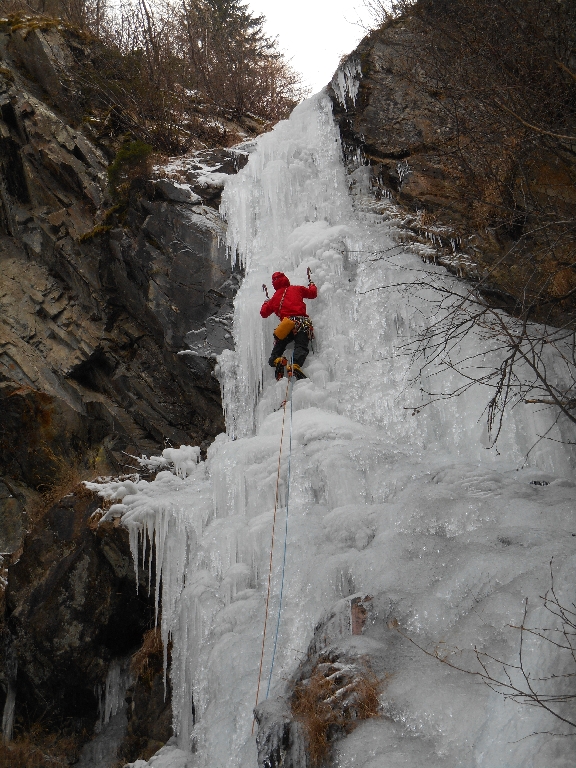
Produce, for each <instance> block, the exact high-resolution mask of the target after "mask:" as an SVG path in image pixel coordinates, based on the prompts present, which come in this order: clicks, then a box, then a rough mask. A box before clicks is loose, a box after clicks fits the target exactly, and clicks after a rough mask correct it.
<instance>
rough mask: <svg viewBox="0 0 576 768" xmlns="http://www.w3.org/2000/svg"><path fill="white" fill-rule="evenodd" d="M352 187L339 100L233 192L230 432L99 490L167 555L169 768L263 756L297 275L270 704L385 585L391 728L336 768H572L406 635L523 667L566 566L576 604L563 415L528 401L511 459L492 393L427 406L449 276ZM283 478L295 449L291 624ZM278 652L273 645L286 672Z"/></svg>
mask: <svg viewBox="0 0 576 768" xmlns="http://www.w3.org/2000/svg"><path fill="white" fill-rule="evenodd" d="M354 181H355V195H351V194H350V189H349V187H350V182H351V179H350V177H348V176H347V175H346V173H345V169H344V167H343V165H342V159H341V147H340V139H339V134H338V131H337V128H336V127H335V125H334V122H333V119H332V111H331V103H330V101H329V99H328V98H327V97H326V96H325V95H323V94H320V95H318V96H316V97H313V98H312V99H309V100H307V101H306V102H304V103H302V104H301V105H300V106H298V107H297V108H296V110H295V111H294V113H293V114H292V116H291V118H290V119H289V120H287V121H284V122H282V123H279V124H278V125H277V126H276V127H275V128H274V130H273V131H272V132H271V133H269V134H266V135H264V136H262V137H261V138H260V139H259V140H258V142H257V148H256V150H255V151H254V152H253V153H252V155H251V157H250V160H249V162H248V165H247V166H246V167H245V168H244V169H243V170H242V171H241V172H240V173H238V174H237V176H235V177H233V178H231V179H230V181H229V182H228V183H227V186H226V188H225V192H224V199H223V213H224V215H225V217H226V219H227V222H228V238H229V246H230V251H231V254H232V257H233V258H236V259H239V260H240V261H241V262H242V264H243V266H244V268H245V279H244V281H243V284H242V286H241V288H240V290H239V292H238V295H237V298H236V302H235V319H234V340H235V351H234V352H224V353H223V354H222V356H221V357H220V358H219V362H218V371H217V372H218V376H219V378H220V381H221V384H222V391H223V399H224V407H225V413H226V421H227V434H222V435H220V436H219V437H218V438H217V439H216V441H215V442H214V443H213V445H212V446H211V447H210V449H209V451H208V457H207V460H206V461H201V460H199V454H198V451H195V450H191V449H189V448H187V449H186V448H183V449H182V451H181V452H179V451H178V450H172V452H171V454H170V455H169V456H168V455H167V456H166V457H165V462H164V466H166V468H164V469H162V471H160V472H159V474H158V475H157V477H156V478H155V480H153V481H146V480H144V479H133V480H126V481H116V482H111V483H108V484H106V485H104V486H101V488H100V491H101V493H102V494H103V495H104V496H106V497H107V498H108V499H112V500H114V501H115V504H114V505H113V506H112V507H111V509H110V511H109V513H108V514H109V515H112V516H113V515H116V516H121V517H122V522H123V524H124V525H125V526H127V528H128V529H129V531H130V536H131V542H132V551H133V555H134V558H135V559H136V560H137V561H138V562H139V563H140V567H142V566H143V565H144V567H147V562H148V561H149V560H150V549H151V547H152V546H153V547H155V549H156V554H157V577H158V582H157V584H156V585H152V588H153V589H154V588H155V589H156V592H157V596H158V598H160V597H161V606H162V610H161V627H162V636H163V640H164V646H165V647H167V645H168V639H169V638H172V640H173V652H172V671H171V675H172V681H173V691H174V699H173V711H174V727H175V732H176V735H177V745H178V749H177V748H176V746H169V747H166V748H164V750H162V752H161V754H159V755H158V756H157V757H156V758H153V759H152V760H151V761H150V763H149V765H150V766H154V767H155V768H160V766H163V767H165V768H171V767H173V766H174V767H175V766H184V765H189V766H194V767H195V768H196V767H197V768H231V767H232V766H238V767H239V768H240V767H241V768H255V766H256V765H257V756H256V747H255V739H254V737H252V736H251V727H252V720H253V714H252V713H253V707H254V704H255V695H256V685H257V675H258V666H259V660H260V647H261V642H262V629H263V623H264V601H265V593H266V581H267V568H268V560H269V554H270V536H271V525H272V513H273V507H274V496H275V483H276V470H277V465H278V450H279V440H280V430H281V422H282V418H283V412H282V410H281V409H280V405H281V402H282V400H283V399H284V396H285V391H286V384H285V381H281V382H276V381H275V380H274V376H273V373H272V370H271V369H270V368H269V367H268V365H267V362H266V360H267V356H268V354H269V351H270V348H271V338H272V330H273V328H274V318H270V319H268V320H266V321H262V319H261V318H260V315H259V308H260V304H261V302H262V300H263V294H262V288H261V286H262V284H263V283H269V281H270V275H271V273H272V272H274V271H276V270H282V271H285V272H286V273H287V274H288V276H289V277H290V279H291V281H292V282H297V283H304V282H305V280H306V269H307V268H308V267H309V268H310V269H311V270H312V274H313V278H314V281H315V283H316V284H317V286H318V291H319V293H318V299H317V300H315V301H311V302H309V303H308V309H309V312H310V315H311V317H312V319H313V322H314V326H315V331H316V341H315V343H314V353H313V354H310V356H309V358H308V360H307V363H306V365H305V366H304V368H305V371H306V373H307V374H308V377H309V378H308V380H306V381H301V382H297V383H296V384H295V385H294V389H293V411H294V413H293V423H292V425H291V429H292V455H291V487H290V523H289V529H288V541H287V566H286V576H285V587H284V597H283V610H282V615H281V621H280V626H279V635H278V649H277V653H276V659H275V667H274V674H273V678H272V688H271V692H270V697H271V698H274V697H277V696H283V695H285V694H286V681H287V680H288V679H289V678H290V676H291V675H292V674H293V672H294V670H295V669H296V667H297V666H298V664H299V662H300V659H301V658H302V656H303V655H304V654H305V653H306V650H307V647H308V644H309V643H310V640H311V638H312V636H313V633H314V628H315V626H316V625H317V622H318V621H319V620H320V619H321V618H322V616H323V615H324V614H325V613H326V612H327V611H328V610H329V609H330V608H331V606H333V605H334V604H336V603H338V601H341V600H343V599H346V598H348V597H350V596H351V595H355V594H363V595H371V596H372V599H373V603H374V612H373V615H372V616H371V617H370V620H369V621H368V622H367V624H366V628H365V631H364V634H363V635H361V636H358V637H356V638H355V640H354V642H356V644H357V648H358V649H359V651H358V652H359V653H362V654H363V655H364V656H366V657H368V658H370V659H372V660H373V668H374V669H375V670H376V671H377V672H378V673H379V674H380V675H381V676H382V679H385V680H386V684H385V686H384V687H383V689H382V692H381V694H380V705H381V712H382V717H379V718H375V719H371V720H367V721H364V722H363V723H362V724H361V725H360V726H359V727H358V728H357V729H356V730H355V731H354V732H353V733H351V734H350V735H349V736H348V737H347V738H345V739H343V740H342V741H341V742H339V743H338V744H337V745H336V747H335V751H334V762H335V765H337V766H339V767H340V768H352V766H354V768H384V766H386V768H396V766H405V767H406V768H422V766H424V765H426V766H427V768H436V767H443V768H455V767H456V766H462V768H464V767H465V768H470V767H471V766H483V767H484V768H504V766H505V767H506V768H520V767H522V768H542V766H547V768H552V766H554V767H555V768H560V767H561V766H568V765H572V764H573V760H571V759H570V739H562V738H555V737H551V736H548V735H545V734H544V733H540V735H536V736H530V734H532V733H534V732H548V731H553V730H559V728H558V724H556V723H555V722H554V720H553V719H551V718H549V717H548V716H547V715H546V713H545V712H544V711H543V710H542V709H540V708H531V707H527V706H521V705H519V704H517V703H515V702H513V701H505V700H504V699H503V698H502V697H501V696H499V695H498V694H497V693H495V692H493V691H491V690H490V689H489V688H487V687H486V686H485V685H483V684H482V683H479V682H478V681H477V680H476V679H474V678H473V677H471V676H468V675H466V674H464V673H460V672H457V671H455V670H453V669H450V668H448V667H447V666H446V665H443V664H441V663H440V662H439V661H436V660H434V659H432V658H430V657H429V656H426V655H425V654H424V653H423V652H421V651H419V650H418V649H416V648H415V646H414V645H412V644H411V643H410V642H409V641H408V640H405V639H403V638H402V637H401V636H399V635H398V633H397V632H396V631H395V629H394V628H393V627H394V626H395V625H396V623H397V624H398V625H399V626H400V627H401V628H402V629H403V631H404V633H405V634H406V635H408V636H410V637H411V638H413V639H414V640H415V641H417V642H418V644H419V645H421V646H422V647H424V648H426V649H430V651H432V652H433V651H434V649H437V648H438V647H444V648H446V649H449V650H455V649H458V652H459V653H461V654H462V656H458V658H462V659H465V657H466V653H467V652H469V651H470V650H471V649H473V648H474V647H476V646H477V647H479V648H480V649H481V650H483V651H486V652H488V653H491V654H493V655H494V656H495V657H497V658H498V659H503V660H505V661H507V662H510V663H515V661H516V659H517V650H518V647H517V641H518V637H517V632H515V631H514V630H512V629H510V628H509V625H510V624H518V623H519V622H520V621H521V620H522V612H523V607H524V600H525V598H528V599H529V603H528V606H529V612H528V618H527V622H528V624H530V626H541V625H542V624H541V623H540V624H539V622H546V621H549V619H547V618H546V617H545V616H544V615H543V612H542V607H541V606H542V602H541V600H539V595H542V594H544V592H545V591H546V589H547V588H548V586H549V578H550V573H549V565H548V564H549V562H550V560H551V559H552V558H554V561H553V567H554V573H555V585H556V588H557V593H558V595H560V596H562V597H565V598H567V599H568V601H569V602H571V601H572V600H573V588H574V573H575V568H574V566H575V565H576V557H575V552H576V538H575V536H574V534H576V521H575V516H574V513H575V499H576V485H575V484H574V483H573V482H572V481H570V480H569V479H567V478H568V477H569V476H570V473H571V471H572V460H573V457H572V455H571V454H570V451H569V450H568V448H567V447H566V446H565V445H564V444H563V442H562V441H563V440H565V437H566V436H565V435H563V434H562V433H561V431H560V427H559V426H555V427H552V431H550V432H549V437H550V438H553V439H549V440H546V441H540V442H538V437H539V435H542V434H543V433H544V431H546V430H548V429H549V428H550V426H551V422H550V421H549V420H550V419H551V416H550V414H549V413H548V412H547V410H546V409H543V408H542V407H538V406H522V407H518V408H516V409H514V410H513V411H512V412H510V414H509V415H508V416H507V418H506V420H505V422H504V425H503V431H502V434H501V436H500V441H499V443H498V450H495V449H489V447H488V446H489V443H488V438H487V434H486V427H485V417H484V416H483V411H484V408H485V402H486V397H485V396H484V395H483V393H482V392H479V391H478V389H475V388H472V389H470V390H468V391H467V392H466V393H465V394H463V395H462V396H461V397H458V398H451V399H445V400H441V401H439V402H437V403H435V404H432V405H429V406H428V407H425V408H422V409H421V410H420V406H421V405H422V403H423V393H422V391H421V389H420V384H419V382H418V380H417V379H416V378H414V371H413V370H412V369H411V365H410V358H409V356H407V355H406V354H405V348H406V344H407V342H409V341H410V339H412V338H414V337H415V336H416V335H417V334H418V333H419V331H420V330H421V329H422V328H423V327H424V326H425V325H426V324H427V323H429V322H430V321H431V318H430V316H429V309H428V307H429V305H428V304H427V303H426V301H425V300H424V298H422V296H421V295H420V294H419V292H418V290H417V289H416V287H417V286H416V284H417V282H418V280H419V278H420V276H421V275H422V274H426V273H430V274H434V275H436V276H440V279H444V278H442V275H444V274H445V271H444V270H443V268H441V267H437V266H434V265H433V264H425V263H423V261H422V260H421V259H420V258H419V257H418V256H417V255H416V254H415V253H414V252H411V251H410V250H408V249H402V248H398V245H397V242H396V241H395V240H394V239H393V238H392V236H391V234H390V231H389V223H388V220H387V217H386V216H385V215H384V212H383V210H380V209H378V206H377V205H376V204H375V201H374V200H373V199H371V198H370V197H369V193H368V190H366V189H364V188H363V181H362V169H360V170H359V172H358V173H357V174H356V175H355V178H354ZM445 279H446V280H449V281H451V282H452V283H454V284H456V283H457V281H456V280H455V278H453V277H450V276H448V275H447V274H446V276H445ZM411 282H413V283H414V285H415V289H414V291H410V284H411ZM400 285H401V286H402V288H400V287H398V288H396V287H395V286H400ZM468 343H469V344H470V345H471V347H470V351H473V352H474V354H477V355H481V354H485V355H486V356H491V355H492V354H493V353H491V352H490V349H489V344H488V342H487V341H486V340H482V339H480V338H477V339H473V338H469V340H468ZM427 375H428V376H429V377H434V383H433V387H435V388H436V389H439V388H444V389H446V390H448V389H450V388H451V387H452V386H454V385H455V384H457V381H456V378H457V374H456V373H455V372H454V371H450V370H445V371H440V370H438V371H429V372H428V373H427ZM431 386H432V385H431ZM287 418H288V417H287ZM535 443H538V444H537V446H536V448H535V449H534V450H532V451H531V453H530V457H529V462H528V463H526V461H525V457H526V454H527V453H528V451H529V450H530V448H532V446H533V445H534V444H535ZM158 466H162V464H161V462H159V464H158ZM286 472H287V451H286V449H285V452H284V454H283V460H282V465H281V485H280V510H279V519H280V522H279V523H278V525H277V536H276V548H275V551H274V560H273V565H274V567H273V577H272V590H271V603H270V616H271V617H272V618H271V619H270V621H271V624H272V625H274V626H275V623H276V616H277V611H278V601H279V579H280V569H281V564H282V548H283V545H284V542H283V525H284V518H283V515H284V509H283V506H282V505H283V504H284V502H285V498H286ZM533 481H540V482H541V483H543V484H542V485H535V484H533ZM544 483H546V484H544ZM278 530H280V533H278ZM392 620H393V621H392ZM342 642H349V639H346V638H343V639H342ZM525 652H526V659H527V663H529V664H531V665H532V668H534V669H536V670H538V673H539V674H541V675H542V676H550V675H552V674H559V673H561V671H562V668H561V666H559V665H561V664H562V663H563V662H562V659H563V656H562V654H561V652H560V651H559V650H558V649H557V648H555V647H554V646H552V645H551V644H550V643H542V642H538V639H537V638H531V639H530V642H528V643H527V646H526V651H525ZM271 655H272V635H270V640H269V641H268V642H267V645H266V648H265V655H264V670H265V677H266V679H267V676H268V674H269V669H270V662H271ZM463 663H466V662H465V661H463ZM265 688H266V686H265V685H264V687H263V691H264V693H263V694H261V695H265ZM141 765H142V766H144V765H146V764H145V763H142V764H141ZM302 768H304V766H302Z"/></svg>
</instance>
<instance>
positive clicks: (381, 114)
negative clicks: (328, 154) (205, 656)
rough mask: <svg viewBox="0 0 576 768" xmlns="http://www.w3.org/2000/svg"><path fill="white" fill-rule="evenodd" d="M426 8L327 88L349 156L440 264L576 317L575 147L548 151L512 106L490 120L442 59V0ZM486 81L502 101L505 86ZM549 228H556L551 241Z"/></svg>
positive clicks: (373, 41) (372, 43)
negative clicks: (437, 50)
mask: <svg viewBox="0 0 576 768" xmlns="http://www.w3.org/2000/svg"><path fill="white" fill-rule="evenodd" d="M420 5H421V6H422V5H426V7H427V8H431V9H432V10H431V11H430V14H431V16H430V18H426V19H425V20H422V19H420V18H418V16H417V14H412V13H411V12H410V11H407V12H406V14H405V15H404V16H402V17H399V18H397V19H395V20H391V21H389V22H388V23H387V24H385V25H384V26H383V27H382V28H381V29H377V30H375V31H373V32H371V33H370V34H369V35H368V36H367V37H366V38H365V39H364V40H363V41H362V42H361V43H360V45H359V46H358V47H357V49H356V50H355V51H354V52H353V53H352V54H350V56H349V57H347V59H346V60H345V61H344V62H343V63H342V64H341V66H340V67H339V69H338V70H337V72H336V74H335V76H334V78H333V80H332V82H331V84H330V86H329V89H328V90H329V94H330V95H331V98H332V101H333V104H334V114H335V117H336V120H337V121H338V123H339V126H340V132H341V136H342V141H343V147H344V152H345V155H346V157H347V159H348V162H349V164H350V165H353V166H356V167H358V166H362V165H364V166H366V167H367V168H368V169H369V171H370V179H369V184H370V187H371V190H372V192H373V194H374V195H375V196H376V198H377V199H381V198H389V199H391V200H392V201H393V202H395V203H396V204H397V205H399V206H400V207H401V208H402V209H403V210H404V212H405V213H408V216H407V217H405V219H404V222H405V230H406V232H407V233H408V232H409V231H411V239H413V240H414V239H415V240H420V241H421V242H422V243H423V244H424V243H426V242H430V241H433V242H434V245H435V246H436V250H437V254H438V255H439V256H440V260H441V263H442V264H444V265H445V266H447V267H448V268H449V269H451V270H452V271H453V272H455V273H457V274H458V275H459V276H463V277H468V278H470V279H472V280H474V281H482V285H483V286H484V288H485V289H486V295H494V296H497V297H498V302H499V305H502V306H504V307H507V308H510V309H513V310H514V311H516V309H515V308H516V307H517V305H521V306H522V307H524V305H525V304H526V303H528V304H529V303H530V302H533V303H534V305H538V307H539V308H536V309H533V310H531V311H532V315H531V316H532V317H538V318H539V319H546V320H550V319H552V321H553V322H554V323H555V324H556V325H563V324H564V323H566V322H570V323H573V318H574V314H573V311H574V289H575V288H576V271H575V270H574V266H573V261H574V259H573V240H572V237H571V236H570V237H567V236H566V234H565V232H564V229H563V226H564V222H565V221H571V222H573V218H574V216H573V214H574V207H575V206H576V195H575V192H574V189H575V186H574V179H575V178H576V163H575V162H574V153H573V148H572V149H571V148H570V146H568V144H569V142H565V146H562V145H561V144H559V145H558V146H556V145H555V146H554V148H553V149H552V148H550V149H547V147H546V144H545V142H543V141H542V140H541V136H540V135H539V134H537V132H533V134H530V132H529V131H528V132H526V131H527V129H526V126H524V125H522V124H521V123H519V122H515V121H514V120H513V119H512V118H511V117H510V115H507V113H502V114H501V115H498V114H496V113H495V114H494V115H492V114H491V115H490V117H488V115H487V113H486V104H485V103H479V101H478V99H479V98H480V96H478V94H479V91H480V89H479V87H478V84H477V83H476V90H474V89H473V88H472V87H471V88H470V91H469V92H467V91H466V76H467V75H466V74H463V73H462V71H461V70H460V69H459V66H458V63H457V62H456V61H455V59H457V57H456V56H455V57H453V58H454V61H452V62H451V61H448V62H444V61H443V62H442V63H443V64H446V66H445V67H444V69H442V71H441V63H438V62H439V61H440V60H439V59H438V61H436V60H435V59H434V53H433V46H434V40H435V39H436V38H434V37H433V35H434V31H433V30H430V27H431V26H432V25H433V18H434V13H435V11H434V8H436V7H437V8H438V11H437V12H438V13H439V14H442V13H443V11H442V9H441V6H436V5H435V4H434V3H427V4H425V3H420ZM448 16H449V14H448ZM444 21H445V26H448V25H449V23H450V22H449V19H444ZM431 51H432V52H431ZM462 55H463V56H465V54H462ZM468 74H469V73H468ZM491 76H492V75H491ZM486 86H487V87H488V88H492V89H493V90H492V91H490V93H494V99H493V100H495V101H496V102H497V101H498V95H497V88H498V84H497V83H493V82H487V83H486ZM566 93H568V85H567V87H566ZM566 98H567V97H566ZM571 114H573V112H572V113H571ZM459 115H461V116H464V118H465V120H466V121H467V122H466V123H464V121H462V122H460V121H459V118H458V116H459ZM502 115H503V116H502ZM482 121H483V122H482ZM490 121H492V122H490ZM498 121H499V122H498ZM476 126H477V127H476ZM483 126H486V129H485V130H484V132H483V131H482V127H483ZM475 130H476V133H474V131H475ZM491 133H492V134H493V135H491ZM543 229H546V230H550V232H551V231H552V229H554V233H555V234H554V236H553V238H552V236H551V235H550V237H551V239H555V242H554V245H553V246H551V245H550V242H549V241H548V240H547V237H541V236H540V234H539V233H540V232H541V231H543ZM434 258H436V256H435V257H434ZM526 296H528V297H529V298H528V299H526Z"/></svg>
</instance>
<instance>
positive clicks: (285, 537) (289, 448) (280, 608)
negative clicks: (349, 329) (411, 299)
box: [266, 353, 294, 698]
mask: <svg viewBox="0 0 576 768" xmlns="http://www.w3.org/2000/svg"><path fill="white" fill-rule="evenodd" d="M291 364H292V365H294V353H292V363H291ZM293 386H294V375H292V376H291V377H290V396H289V400H290V440H289V443H288V480H287V486H286V524H285V527H284V556H283V559H282V580H281V582H280V604H279V605H278V619H277V621H276V633H275V635H274V649H273V651H272V662H271V664H270V674H269V675H268V687H267V688H266V698H268V694H269V693H270V685H271V683H272V672H273V671H274V660H275V658H276V647H277V645H278V632H279V630H280V616H281V614H282V599H283V597H284V576H285V573H286V551H287V548H288V510H289V501H290V469H291V464H292V414H293V408H292V388H293Z"/></svg>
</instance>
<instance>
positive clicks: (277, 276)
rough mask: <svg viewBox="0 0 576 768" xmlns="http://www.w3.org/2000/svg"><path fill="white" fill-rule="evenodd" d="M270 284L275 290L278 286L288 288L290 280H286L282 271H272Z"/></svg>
mask: <svg viewBox="0 0 576 768" xmlns="http://www.w3.org/2000/svg"><path fill="white" fill-rule="evenodd" d="M272 285H273V286H274V290H275V291H277V290H278V289H279V288H288V286H289V285H290V280H288V278H287V277H286V275H285V274H284V272H274V274H273V275H272Z"/></svg>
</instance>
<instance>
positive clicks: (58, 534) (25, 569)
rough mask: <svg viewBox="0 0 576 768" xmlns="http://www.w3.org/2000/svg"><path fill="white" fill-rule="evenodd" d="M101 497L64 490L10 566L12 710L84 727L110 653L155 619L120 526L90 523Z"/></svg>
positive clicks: (127, 646) (137, 637) (91, 719)
mask: <svg viewBox="0 0 576 768" xmlns="http://www.w3.org/2000/svg"><path fill="white" fill-rule="evenodd" d="M97 506H98V502H97V501H96V500H94V499H93V497H92V494H90V493H85V494H84V496H83V497H82V496H74V495H70V496H68V497H66V498H64V499H63V500H62V501H61V502H60V503H58V504H57V505H55V506H54V507H53V508H52V509H50V510H49V511H48V512H47V514H46V515H45V516H44V517H43V519H42V521H41V524H40V525H39V526H38V527H37V528H36V529H35V531H34V535H31V536H28V537H27V539H26V542H25V545H24V549H23V552H22V555H21V557H20V559H19V560H18V562H17V563H16V564H15V565H13V566H12V567H11V568H10V579H9V586H8V590H7V594H6V602H7V620H8V627H9V629H10V632H11V635H12V638H13V640H12V652H13V653H14V654H15V657H16V660H17V670H16V677H15V679H12V680H10V681H9V682H10V683H11V684H12V685H13V686H14V688H15V690H16V715H17V717H21V718H24V717H26V718H28V720H29V722H35V721H36V720H38V719H39V718H40V717H42V718H44V720H45V722H46V724H47V725H48V726H52V727H63V726H64V727H65V728H66V729H67V730H68V732H69V733H70V734H72V733H79V732H81V731H82V729H86V731H88V732H90V731H91V730H92V728H93V727H94V724H95V715H96V714H97V711H98V698H99V693H100V695H102V685H103V681H104V680H105V679H106V674H107V671H108V666H109V663H110V661H111V660H112V659H113V658H116V657H119V656H122V655H126V654H127V653H129V652H131V651H133V649H134V648H135V647H138V645H139V644H140V642H141V638H142V635H143V634H144V631H145V630H146V629H148V627H149V626H151V623H152V622H153V610H154V609H153V605H152V604H151V600H150V598H149V597H148V596H147V595H148V593H147V589H146V583H145V582H146V577H145V576H143V577H142V579H141V581H142V583H141V584H140V591H139V596H138V597H137V598H135V595H136V582H135V576H134V568H133V564H132V558H131V555H130V550H129V547H128V541H127V536H126V535H125V532H123V531H119V530H118V529H115V528H114V527H113V526H110V525H108V526H106V525H103V526H100V527H96V526H92V527H90V526H89V519H90V515H91V514H92V513H93V512H94V511H95V509H96V508H97Z"/></svg>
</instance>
